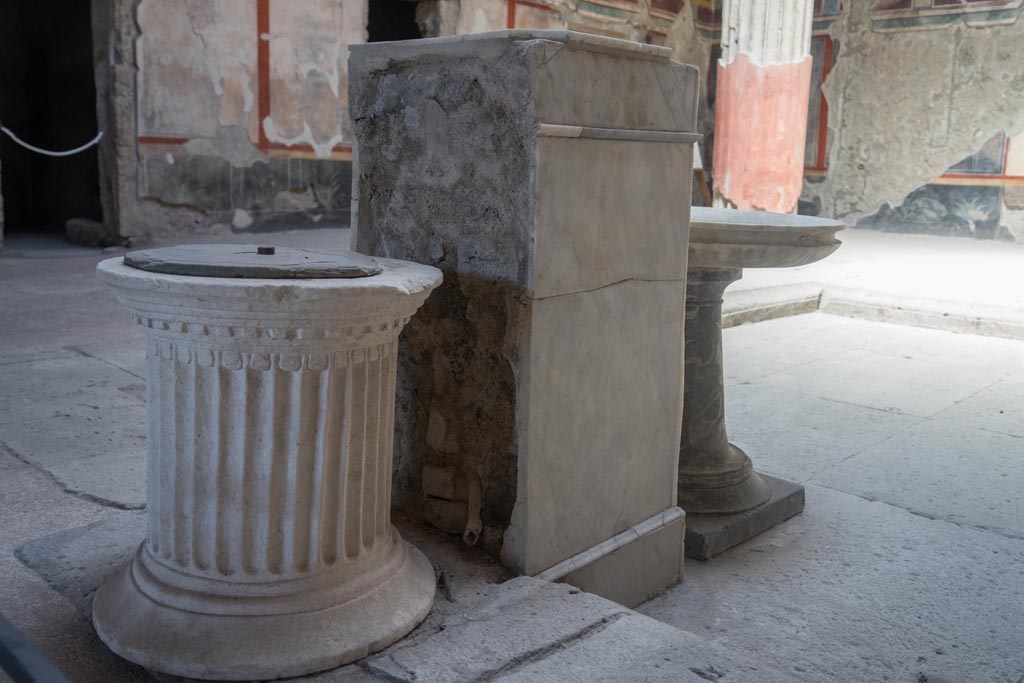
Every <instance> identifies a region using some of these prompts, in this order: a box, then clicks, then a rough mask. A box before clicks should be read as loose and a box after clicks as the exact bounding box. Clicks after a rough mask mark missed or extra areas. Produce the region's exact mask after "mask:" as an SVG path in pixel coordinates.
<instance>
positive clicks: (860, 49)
mask: <svg viewBox="0 0 1024 683" xmlns="http://www.w3.org/2000/svg"><path fill="white" fill-rule="evenodd" d="M844 4H845V5H846V9H845V11H844V13H843V15H842V16H841V17H840V18H839V19H838V20H836V22H835V23H834V24H833V26H832V30H831V33H832V36H833V38H835V39H837V40H838V41H839V53H838V59H837V62H836V65H835V67H834V68H833V70H832V72H831V74H830V76H829V78H828V80H827V81H826V83H825V86H824V93H825V96H826V98H827V100H828V104H829V145H830V148H829V154H828V173H827V175H826V176H825V177H824V178H809V179H807V180H806V181H805V185H804V199H806V200H809V201H812V202H813V201H814V200H815V199H816V198H818V199H819V200H820V202H821V207H822V210H821V213H822V214H823V215H827V216H834V217H836V218H840V219H843V220H847V221H849V222H851V223H853V222H854V221H856V220H857V219H861V218H863V217H865V216H868V215H870V214H873V213H875V212H876V211H878V209H879V207H881V206H882V205H884V204H888V205H890V206H897V205H899V204H900V203H901V202H902V200H903V199H904V198H905V197H906V196H907V195H908V194H909V193H910V192H911V191H913V190H915V189H916V188H918V187H920V186H922V185H924V184H926V183H929V182H930V181H932V180H934V179H935V178H937V177H938V176H939V175H941V174H942V173H943V172H944V171H945V170H946V169H947V168H949V167H950V166H951V165H952V164H954V163H956V162H958V161H959V160H961V159H963V158H964V157H966V156H969V155H971V154H973V153H975V152H977V151H978V149H979V148H980V147H981V146H982V145H983V144H984V143H985V142H986V141H988V140H989V139H990V138H991V137H992V136H993V135H995V134H996V133H999V132H1005V133H1007V134H1008V135H1011V136H1012V135H1014V134H1019V133H1024V107H1022V106H1021V102H1022V101H1024V49H1022V46H1024V20H1022V19H1020V18H1018V19H1017V20H1016V22H1015V23H1013V24H1010V25H1000V26H983V27H969V26H967V25H966V24H965V23H964V22H963V21H957V22H956V23H952V24H949V25H946V26H943V27H938V28H935V27H933V28H928V29H917V30H901V31H896V32H878V31H877V30H875V28H874V27H873V26H872V22H871V17H870V14H869V10H870V8H871V5H872V4H873V3H871V2H860V1H857V2H848V3H844ZM1022 200H1024V197H1021V194H1020V188H1008V191H1007V193H1006V198H1005V203H1006V206H1007V207H1008V208H1010V207H1011V206H1012V205H1019V206H1020V208H1021V209H1024V201H1022ZM1002 222H1003V223H1004V224H1007V223H1008V222H1009V223H1010V224H1014V225H1016V226H1018V227H1017V228H1016V230H1017V231H1019V232H1020V233H1021V234H1022V236H1024V225H1022V223H1024V221H1022V220H1021V218H1020V216H1019V215H1013V211H1012V209H1011V210H1010V211H1007V212H1004V216H1003V220H1002ZM1007 228H1009V225H1007Z"/></svg>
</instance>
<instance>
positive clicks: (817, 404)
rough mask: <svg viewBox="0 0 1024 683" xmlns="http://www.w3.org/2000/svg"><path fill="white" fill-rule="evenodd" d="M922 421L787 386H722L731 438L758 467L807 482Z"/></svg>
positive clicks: (917, 418) (780, 475)
mask: <svg viewBox="0 0 1024 683" xmlns="http://www.w3.org/2000/svg"><path fill="white" fill-rule="evenodd" d="M921 420H922V418H919V417H914V416H911V415H903V414H900V413H893V412H888V411H884V410H878V409H876V408H868V407H866V406H859V405H855V404H852V403H846V402H843V401H830V400H825V399H821V398H819V397H817V396H812V395H810V394H807V393H804V392H802V391H797V390H795V389H790V388H786V387H777V386H766V385H752V384H747V383H742V384H734V385H731V386H729V387H728V388H727V389H726V424H727V426H728V430H729V440H730V441H732V443H734V444H736V445H737V446H739V447H740V448H742V449H743V450H744V452H746V453H747V455H749V456H750V457H751V458H752V459H753V460H754V462H755V463H756V465H757V467H758V469H760V470H763V471H765V472H767V473H769V474H774V475H776V476H779V477H782V478H784V479H796V480H800V481H805V480H807V479H808V478H810V477H813V476H815V475H817V474H819V473H820V472H823V471H824V470H827V469H828V468H829V467H833V466H835V465H838V464H839V463H841V462H843V461H844V460H846V459H847V458H849V457H850V456H853V455H856V454H857V453H860V452H861V451H863V450H865V449H866V448H869V447H871V446H874V445H875V444H877V443H880V442H882V441H885V440H886V439H888V438H890V437H893V436H894V435H898V434H901V433H903V432H905V431H906V430H908V429H910V428H911V427H913V426H914V425H916V424H918V423H919V422H921Z"/></svg>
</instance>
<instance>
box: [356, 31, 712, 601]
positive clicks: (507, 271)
mask: <svg viewBox="0 0 1024 683" xmlns="http://www.w3.org/2000/svg"><path fill="white" fill-rule="evenodd" d="M349 77H350V81H349V84H350V86H349V90H350V97H349V101H350V113H351V116H352V123H353V131H354V134H355V139H356V142H357V145H356V147H357V149H356V172H355V173H354V180H353V184H354V188H353V227H354V246H355V249H356V250H357V251H360V252H363V253H368V254H372V255H377V256H389V257H394V258H405V259H409V260H413V261H418V262H422V263H430V264H433V265H435V266H436V267H438V268H440V269H441V270H442V271H444V273H445V279H444V283H443V284H442V286H441V288H440V289H439V290H438V291H437V292H436V294H435V295H434V296H433V297H431V299H430V300H429V301H428V302H427V304H426V307H425V308H424V309H423V310H422V311H421V313H420V314H418V315H417V316H416V317H415V318H414V319H413V320H412V321H411V322H410V324H409V326H408V328H407V331H406V334H405V335H404V337H403V345H402V349H403V355H402V356H401V357H400V358H399V370H398V372H399V380H398V399H397V417H396V429H397V433H396V441H395V468H396V469H395V498H396V505H399V506H401V507H403V508H405V509H406V510H408V511H409V512H411V513H414V514H415V513H416V512H418V510H419V508H420V506H422V505H423V498H422V487H421V485H420V477H421V473H422V471H423V468H424V466H425V465H432V466H437V467H444V468H450V470H452V471H457V472H458V473H459V476H460V477H463V478H464V480H465V481H474V482H475V481H478V482H479V484H480V492H481V510H480V512H481V517H482V520H483V524H484V538H485V539H486V538H488V537H489V534H488V531H489V530H497V531H499V532H503V541H502V544H501V558H502V560H503V561H504V563H505V564H506V565H507V566H508V567H510V568H511V569H513V570H514V571H517V572H520V573H523V574H530V575H535V574H537V573H539V572H542V571H544V570H546V569H549V568H551V567H552V566H555V565H557V564H559V563H560V562H562V561H564V560H566V559H568V558H571V557H575V556H577V555H580V554H585V553H586V552H587V551H588V550H589V549H591V548H594V547H595V546H598V545H599V544H601V543H603V542H605V541H607V540H608V539H611V538H613V537H615V536H617V535H618V534H622V533H624V532H626V531H627V530H629V529H630V528H631V527H633V526H634V525H636V524H638V523H640V522H641V521H643V520H645V519H648V518H650V517H652V516H655V515H657V514H659V513H661V512H664V511H666V510H670V509H673V508H674V506H675V504H676V485H675V480H676V467H677V461H678V453H679V439H680V424H681V419H680V417H681V414H682V372H683V363H682V349H683V322H684V316H683V300H684V296H685V286H686V282H685V281H686V260H687V242H688V235H689V233H688V231H689V212H690V182H691V175H692V173H691V169H692V154H693V141H694V140H695V139H696V138H697V136H696V135H694V134H693V131H694V128H695V123H696V121H695V112H696V95H697V87H698V81H697V70H696V69H694V68H693V67H690V66H686V65H683V64H678V63H675V62H672V61H671V59H670V51H669V50H667V49H665V48H660V47H656V46H652V45H642V44H639V43H633V42H630V41H623V40H615V39H609V38H604V37H600V36H594V35H587V34H580V33H574V32H571V31H525V30H513V31H499V32H494V33H485V34H476V35H471V36H458V37H455V38H446V39H434V40H413V41H403V42H401V43H373V44H368V45H360V46H354V47H353V48H352V51H351V58H350V60H349ZM682 542H683V530H682V524H681V523H680V524H673V525H670V526H666V527H665V529H664V530H661V531H660V532H659V533H657V534H654V533H651V534H647V535H646V536H642V537H640V538H638V539H637V540H636V541H634V542H631V543H629V544H628V545H627V546H624V547H623V548H620V549H619V550H616V552H615V553H614V554H613V555H614V557H613V556H605V557H604V558H603V559H602V560H599V561H597V562H595V563H594V565H593V566H592V567H591V568H590V569H589V570H587V571H581V572H578V573H577V575H576V576H571V577H570V578H569V580H570V581H576V582H577V583H578V584H579V585H580V587H581V588H584V589H586V590H595V591H597V592H599V593H602V594H605V595H611V594H613V593H615V594H617V595H620V596H622V597H621V599H623V600H625V601H627V602H632V601H635V600H636V599H637V598H638V596H640V599H642V597H646V596H647V595H650V594H651V593H652V592H655V591H657V590H660V589H662V588H665V587H666V586H668V585H671V584H672V583H675V582H676V581H678V579H679V576H680V564H681V563H680V558H681V550H682ZM669 546H672V547H669ZM644 563H649V564H651V565H652V566H651V567H648V568H645V569H644V570H643V571H638V570H637V569H636V568H638V567H639V566H640V565H642V564H644ZM630 567H631V568H633V571H630V570H629V569H627V568H630ZM627 584H628V585H627Z"/></svg>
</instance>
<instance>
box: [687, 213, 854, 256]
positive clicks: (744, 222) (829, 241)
mask: <svg viewBox="0 0 1024 683" xmlns="http://www.w3.org/2000/svg"><path fill="white" fill-rule="evenodd" d="M842 229H843V224H842V223H840V222H839V221H834V220H831V219H828V218H817V217H815V216H796V215H792V214H786V213H769V212H766V211H738V210H736V209H716V208H708V207H700V206H695V207H693V208H692V209H691V210H690V261H689V267H690V268H789V267H792V266H802V265H806V264H808V263H814V262H815V261H820V260H821V259H823V258H825V257H826V256H828V255H829V254H831V253H832V252H833V251H835V250H836V249H838V248H839V245H840V244H841V242H840V241H839V240H838V239H836V233H837V232H838V231H840V230H842Z"/></svg>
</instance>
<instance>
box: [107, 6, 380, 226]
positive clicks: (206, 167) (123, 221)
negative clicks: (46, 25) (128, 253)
mask: <svg viewBox="0 0 1024 683" xmlns="http://www.w3.org/2000/svg"><path fill="white" fill-rule="evenodd" d="M261 11H262V12H263V15H262V16H261V14H260V13H261ZM93 33H94V45H95V47H96V49H95V56H96V80H97V90H98V100H99V101H98V112H99V118H100V120H101V125H105V126H106V127H107V128H109V134H108V136H107V137H106V138H105V140H104V145H103V147H102V149H101V150H100V160H101V161H100V164H101V169H102V171H103V185H104V186H103V188H102V199H103V205H104V215H105V219H106V220H107V221H108V222H109V223H112V224H114V225H116V226H117V229H118V232H119V234H120V235H121V237H122V239H123V240H124V241H126V242H129V243H132V244H143V243H145V242H148V241H151V240H153V239H157V238H160V237H166V236H172V235H175V236H177V235H184V234H191V233H218V232H227V231H233V232H258V231H261V230H272V229H285V228H306V227H317V226H321V227H322V226H340V225H347V223H348V220H349V211H350V193H349V188H350V185H351V173H352V171H351V148H350V146H349V145H350V141H351V128H350V124H349V120H348V108H347V96H348V95H347V92H348V80H347V72H346V60H347V58H348V45H349V44H351V43H357V42H364V41H365V39H366V6H365V3H364V2H353V1H352V0H301V1H286V0H94V2H93ZM261 85H262V86H263V87H262V90H261Z"/></svg>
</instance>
